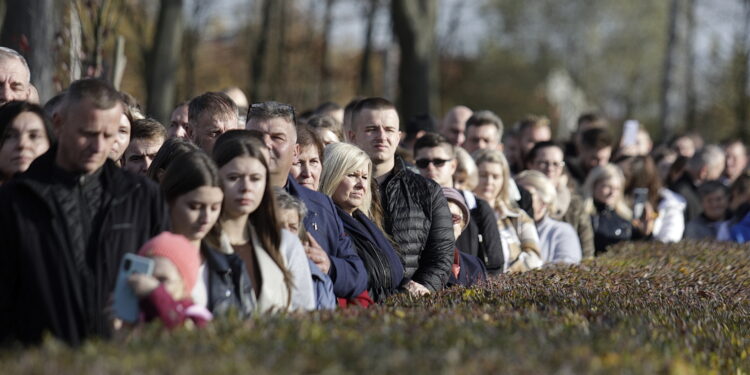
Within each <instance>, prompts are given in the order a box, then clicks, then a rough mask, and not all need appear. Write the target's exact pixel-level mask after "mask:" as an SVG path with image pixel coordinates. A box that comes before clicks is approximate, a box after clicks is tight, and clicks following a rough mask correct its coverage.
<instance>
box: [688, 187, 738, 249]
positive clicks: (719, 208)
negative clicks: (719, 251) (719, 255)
mask: <svg viewBox="0 0 750 375" xmlns="http://www.w3.org/2000/svg"><path fill="white" fill-rule="evenodd" d="M698 196H699V197H700V199H701V207H702V208H703V213H701V214H700V216H698V217H697V218H695V219H693V220H691V221H690V222H689V223H688V224H687V227H686V229H685V238H687V239H693V240H703V239H705V240H720V241H723V240H728V239H729V233H728V230H729V229H728V223H727V221H726V219H727V213H728V210H729V189H728V188H727V187H726V185H724V184H723V183H722V182H721V181H719V180H712V181H706V182H704V183H703V184H701V186H699V187H698Z"/></svg>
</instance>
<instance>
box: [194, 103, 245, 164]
mask: <svg viewBox="0 0 750 375" xmlns="http://www.w3.org/2000/svg"><path fill="white" fill-rule="evenodd" d="M237 121H239V115H238V112H237V105H236V104H234V101H232V99H231V98H229V96H227V94H224V93H221V92H207V93H204V94H202V95H199V96H196V97H195V98H193V99H192V100H190V104H189V105H188V128H187V134H188V138H190V139H191V140H192V141H193V143H195V145H196V146H198V147H200V148H201V149H202V150H203V151H205V152H206V153H208V154H209V155H210V154H211V152H213V150H214V143H215V142H216V138H219V136H220V135H222V134H224V132H225V131H227V130H231V129H235V128H237Z"/></svg>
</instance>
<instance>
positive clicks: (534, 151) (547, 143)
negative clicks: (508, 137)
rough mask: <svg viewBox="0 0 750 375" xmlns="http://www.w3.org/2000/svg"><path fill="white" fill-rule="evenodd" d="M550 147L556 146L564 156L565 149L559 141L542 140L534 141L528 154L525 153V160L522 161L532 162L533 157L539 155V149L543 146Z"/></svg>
mask: <svg viewBox="0 0 750 375" xmlns="http://www.w3.org/2000/svg"><path fill="white" fill-rule="evenodd" d="M550 147H556V148H557V149H559V150H560V152H562V153H563V156H565V150H564V149H563V147H562V146H561V145H560V144H559V143H557V142H555V141H542V142H537V143H535V144H534V147H532V148H531V150H529V154H528V155H526V160H524V163H526V165H528V164H530V163H532V162H533V161H534V159H536V157H537V155H539V152H540V151H541V150H543V149H545V148H550Z"/></svg>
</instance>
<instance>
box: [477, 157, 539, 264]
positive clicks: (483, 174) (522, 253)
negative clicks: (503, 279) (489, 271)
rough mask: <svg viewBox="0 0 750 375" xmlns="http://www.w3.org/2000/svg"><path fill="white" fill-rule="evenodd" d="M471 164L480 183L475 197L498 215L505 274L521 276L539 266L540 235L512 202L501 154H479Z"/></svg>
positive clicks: (505, 161)
mask: <svg viewBox="0 0 750 375" xmlns="http://www.w3.org/2000/svg"><path fill="white" fill-rule="evenodd" d="M474 160H475V161H476V164H477V169H478V171H479V183H478V184H477V187H476V188H475V189H474V193H475V194H476V195H477V196H478V197H480V198H482V199H484V200H486V201H487V202H488V203H489V204H490V206H491V207H492V209H493V210H494V211H495V214H496V215H497V226H498V230H499V231H500V238H501V240H502V241H501V242H502V247H503V256H504V257H505V266H504V269H505V271H506V272H522V271H528V270H530V269H534V268H539V267H541V266H542V263H543V262H542V259H541V254H540V251H539V235H538V234H537V231H536V227H535V226H534V220H532V219H531V217H529V215H528V214H526V212H525V211H523V210H522V209H521V208H519V207H518V205H517V204H516V202H515V200H513V199H512V198H511V193H510V192H511V183H512V181H511V178H510V168H509V166H508V161H507V160H506V159H505V156H504V155H503V153H502V152H500V151H497V150H492V149H483V150H478V151H477V152H476V153H475V154H474Z"/></svg>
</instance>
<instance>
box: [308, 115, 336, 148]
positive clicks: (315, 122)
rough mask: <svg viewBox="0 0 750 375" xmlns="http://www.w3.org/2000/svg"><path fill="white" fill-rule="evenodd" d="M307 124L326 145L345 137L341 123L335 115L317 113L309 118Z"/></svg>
mask: <svg viewBox="0 0 750 375" xmlns="http://www.w3.org/2000/svg"><path fill="white" fill-rule="evenodd" d="M307 125H309V126H310V128H311V130H312V131H313V133H315V135H316V136H317V138H318V139H320V141H321V142H323V144H324V145H326V146H328V145H330V144H331V143H338V142H341V140H342V139H344V135H343V134H342V133H343V131H342V129H341V123H340V122H339V121H338V120H336V119H335V118H334V117H331V116H326V115H315V116H312V117H310V119H309V120H307Z"/></svg>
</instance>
